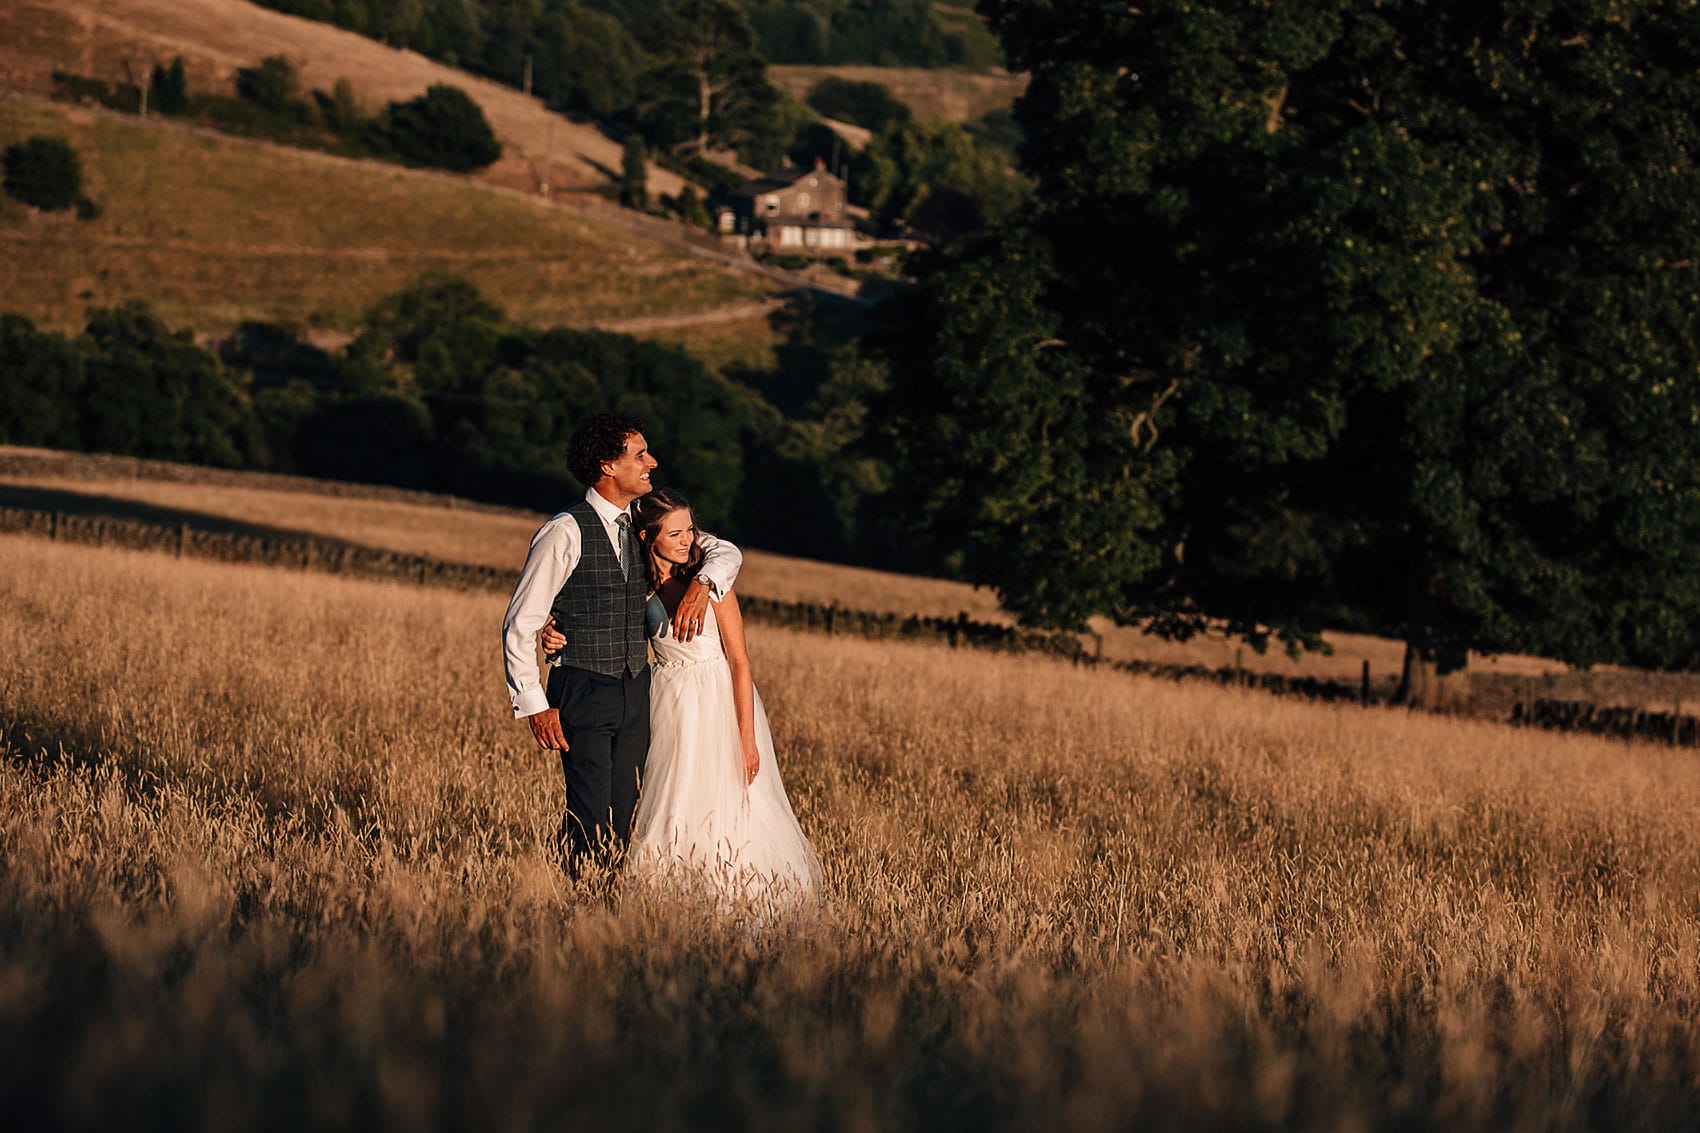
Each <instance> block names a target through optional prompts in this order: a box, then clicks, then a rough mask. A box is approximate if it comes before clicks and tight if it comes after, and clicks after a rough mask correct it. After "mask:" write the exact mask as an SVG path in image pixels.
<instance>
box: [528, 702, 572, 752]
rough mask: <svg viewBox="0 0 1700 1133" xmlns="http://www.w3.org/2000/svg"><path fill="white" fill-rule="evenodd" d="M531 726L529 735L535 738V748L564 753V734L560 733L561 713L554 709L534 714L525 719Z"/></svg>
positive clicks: (565, 746)
mask: <svg viewBox="0 0 1700 1133" xmlns="http://www.w3.org/2000/svg"><path fill="white" fill-rule="evenodd" d="M525 722H526V723H527V724H530V725H531V734H532V735H533V736H535V737H537V746H538V747H543V748H548V749H550V750H551V751H566V750H567V737H566V733H564V732H562V731H561V713H560V712H559V711H557V710H556V709H554V708H545V709H544V710H543V711H541V712H534V713H532V714H531V715H530V716H527V717H526V718H525Z"/></svg>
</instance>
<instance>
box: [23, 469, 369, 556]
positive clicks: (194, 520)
mask: <svg viewBox="0 0 1700 1133" xmlns="http://www.w3.org/2000/svg"><path fill="white" fill-rule="evenodd" d="M0 507H15V508H28V509H30V510H32V511H57V512H62V513H64V514H66V515H80V516H88V517H91V518H99V519H127V520H132V521H135V522H138V523H153V524H159V525H161V526H164V527H179V526H183V525H185V524H186V525H188V526H189V527H190V528H192V529H193V530H196V531H207V532H211V533H213V534H217V535H243V536H251V537H253V538H256V539H312V540H315V541H317V542H318V543H320V544H321V545H322V544H330V545H332V546H338V547H354V546H358V545H359V544H355V543H349V542H347V541H346V540H343V539H334V538H332V537H330V536H327V535H321V534H319V533H317V532H314V531H299V530H296V529H294V528H288V527H270V526H267V525H266V524H263V523H249V522H247V521H246V520H241V519H232V518H230V517H229V516H225V515H210V514H208V513H206V512H203V511H189V510H187V509H184V508H174V507H161V506H159V505H158V504H149V503H142V502H141V501H139V500H127V499H122V498H120V497H117V496H102V495H95V494H93V493H89V492H73V491H67V490H65V489H63V488H34V487H26V486H24V485H21V484H0ZM372 549H374V550H376V549H379V548H372Z"/></svg>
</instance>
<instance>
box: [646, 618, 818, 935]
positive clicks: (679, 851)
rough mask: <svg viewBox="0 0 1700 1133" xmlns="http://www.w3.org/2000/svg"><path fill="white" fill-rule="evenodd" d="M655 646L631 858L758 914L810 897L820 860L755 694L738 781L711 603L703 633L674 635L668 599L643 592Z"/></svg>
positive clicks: (728, 686) (733, 725)
mask: <svg viewBox="0 0 1700 1133" xmlns="http://www.w3.org/2000/svg"><path fill="white" fill-rule="evenodd" d="M647 615H648V617H647V620H648V623H649V629H650V640H651V643H652V644H653V645H654V647H655V663H654V666H653V669H652V675H651V678H650V680H651V683H650V692H649V737H650V738H649V761H648V766H647V768H646V770H645V772H644V779H643V791H642V794H641V795H640V796H639V798H638V807H637V814H636V816H635V817H634V818H633V823H632V826H633V829H632V843H631V867H632V870H633V871H634V873H635V874H636V875H637V876H638V877H640V878H641V879H644V880H646V881H658V880H659V881H672V882H675V883H681V884H682V885H683V886H684V887H686V888H688V889H694V890H697V891H700V892H702V893H704V894H706V895H707V896H708V897H710V898H711V899H712V900H714V901H715V903H717V904H726V905H733V906H748V907H750V909H751V911H752V912H754V913H756V914H757V915H758V916H761V915H764V914H767V915H771V914H773V913H777V912H781V911H784V910H786V909H789V908H794V907H798V906H801V905H804V904H808V903H812V902H814V901H817V900H818V899H819V895H820V888H821V868H820V859H819V858H818V857H816V855H815V851H814V847H813V846H811V845H810V844H809V840H808V838H806V837H804V835H803V831H802V828H801V827H800V826H798V825H797V818H796V815H794V814H793V813H792V812H791V801H790V799H788V798H787V797H786V795H785V785H784V783H782V782H781V781H780V778H779V764H778V762H777V761H776V760H775V758H774V753H773V737H772V735H771V734H770V733H769V732H768V727H767V713H766V712H765V711H764V710H763V709H762V704H761V695H760V693H757V694H756V695H755V726H756V748H757V750H758V752H759V753H760V756H761V765H760V767H759V769H758V770H757V772H756V778H755V781H754V782H753V783H750V784H749V785H748V786H746V785H745V779H744V750H743V745H742V743H741V742H740V741H739V738H738V713H737V707H736V705H735V702H734V701H733V699H732V670H731V668H730V667H729V666H728V665H727V662H726V651H725V649H724V648H723V647H722V645H721V641H720V624H719V622H718V621H717V620H716V618H715V614H714V607H713V604H712V603H711V604H710V606H709V612H708V615H707V616H706V617H705V619H704V621H703V628H702V632H701V633H700V634H698V635H697V636H696V637H695V638H694V639H692V640H691V641H689V642H684V643H681V642H680V641H679V640H678V639H677V638H675V637H674V636H673V635H672V627H671V626H670V625H669V624H668V617H667V611H666V608H665V607H664V606H663V605H662V604H661V600H660V599H658V598H654V597H652V598H650V600H649V607H648V610H647Z"/></svg>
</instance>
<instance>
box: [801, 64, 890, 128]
mask: <svg viewBox="0 0 1700 1133" xmlns="http://www.w3.org/2000/svg"><path fill="white" fill-rule="evenodd" d="M808 103H809V105H810V106H812V107H813V108H814V109H815V110H816V111H818V112H819V113H820V114H822V115H823V116H825V117H827V118H836V119H838V120H839V121H840V122H849V123H852V124H853V125H857V126H863V127H865V128H867V129H869V130H872V131H874V132H875V133H876V134H877V133H879V132H880V131H882V130H884V129H885V128H886V127H887V126H900V125H902V124H903V123H905V122H907V121H909V120H910V118H911V117H913V115H912V114H910V112H909V107H908V106H906V105H905V104H904V103H902V102H900V101H898V99H897V98H896V97H895V96H894V95H893V94H892V93H891V91H890V90H888V89H887V88H886V87H885V85H884V84H883V83H874V82H864V81H860V80H856V79H841V78H838V77H837V76H835V75H834V76H828V77H827V78H824V79H822V80H821V81H820V82H818V83H816V84H815V85H814V86H813V87H812V88H810V90H809V97H808Z"/></svg>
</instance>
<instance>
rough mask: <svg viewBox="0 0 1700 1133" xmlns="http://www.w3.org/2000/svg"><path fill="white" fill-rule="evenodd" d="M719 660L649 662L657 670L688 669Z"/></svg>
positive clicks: (699, 659)
mask: <svg viewBox="0 0 1700 1133" xmlns="http://www.w3.org/2000/svg"><path fill="white" fill-rule="evenodd" d="M719 660H721V658H719V657H697V658H694V659H692V660H689V661H663V660H661V659H660V658H656V659H655V660H654V661H651V662H650V665H652V666H653V667H655V668H657V669H689V668H691V667H693V666H696V665H707V664H709V663H710V662H713V661H719Z"/></svg>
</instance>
